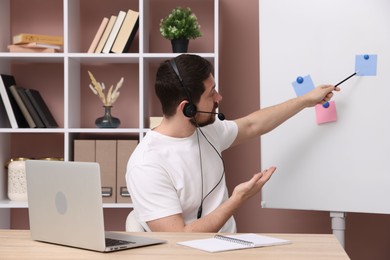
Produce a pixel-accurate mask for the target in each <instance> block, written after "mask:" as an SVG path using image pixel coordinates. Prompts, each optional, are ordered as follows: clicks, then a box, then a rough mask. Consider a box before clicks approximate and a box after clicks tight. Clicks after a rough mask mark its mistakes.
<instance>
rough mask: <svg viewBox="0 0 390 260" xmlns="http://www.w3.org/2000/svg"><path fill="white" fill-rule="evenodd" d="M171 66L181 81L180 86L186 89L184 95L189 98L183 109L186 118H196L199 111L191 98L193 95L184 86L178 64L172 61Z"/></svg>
mask: <svg viewBox="0 0 390 260" xmlns="http://www.w3.org/2000/svg"><path fill="white" fill-rule="evenodd" d="M169 62H170V64H171V67H172V69H173V71H174V72H175V74H176V76H177V78H178V79H179V81H180V84H181V86H182V87H183V89H184V93H185V94H186V96H187V99H188V103H187V104H185V105H184V108H183V114H184V115H185V116H186V117H190V118H192V117H194V116H195V115H196V113H198V110H197V108H196V106H195V104H194V102H192V98H191V94H190V92H189V91H188V89H187V88H186V87H185V86H184V83H183V79H182V78H181V76H180V73H179V69H178V68H177V65H176V62H175V60H174V59H171V60H170V61H169Z"/></svg>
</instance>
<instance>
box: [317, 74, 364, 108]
mask: <svg viewBox="0 0 390 260" xmlns="http://www.w3.org/2000/svg"><path fill="white" fill-rule="evenodd" d="M357 73H358V72H357V71H356V72H355V73H353V74H352V75H350V76H348V77H346V78H345V79H343V80H342V81H340V82H339V83H337V84H336V85H334V87H337V86H338V85H340V84H342V83H344V82H345V81H347V80H349V79H350V78H352V77H353V76H355V75H356V74H357ZM322 106H323V107H324V108H328V107H329V102H328V101H326V102H325V103H324V104H322Z"/></svg>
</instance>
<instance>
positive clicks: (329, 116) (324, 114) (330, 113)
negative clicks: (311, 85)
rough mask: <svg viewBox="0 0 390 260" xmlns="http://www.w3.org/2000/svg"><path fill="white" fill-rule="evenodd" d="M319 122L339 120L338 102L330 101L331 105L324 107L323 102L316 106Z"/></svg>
mask: <svg viewBox="0 0 390 260" xmlns="http://www.w3.org/2000/svg"><path fill="white" fill-rule="evenodd" d="M315 109H316V121H317V124H318V125H319V124H324V123H329V122H335V121H337V112H336V104H335V103H334V101H330V102H329V107H328V108H324V107H323V106H322V105H321V104H319V105H316V106H315Z"/></svg>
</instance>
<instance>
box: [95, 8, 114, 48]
mask: <svg viewBox="0 0 390 260" xmlns="http://www.w3.org/2000/svg"><path fill="white" fill-rule="evenodd" d="M116 18H117V17H116V15H111V17H110V19H109V20H108V23H107V26H106V28H105V29H104V32H103V34H102V37H101V38H100V40H99V43H98V45H97V46H96V49H95V53H101V52H102V50H103V48H104V45H105V44H106V41H107V38H108V36H109V35H110V32H111V30H112V27H113V26H114V23H115V21H116Z"/></svg>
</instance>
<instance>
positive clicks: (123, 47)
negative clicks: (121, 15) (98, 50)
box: [111, 9, 139, 53]
mask: <svg viewBox="0 0 390 260" xmlns="http://www.w3.org/2000/svg"><path fill="white" fill-rule="evenodd" d="M138 27H139V12H136V11H133V10H131V9H129V10H128V11H127V13H126V17H125V19H124V20H123V23H122V26H121V28H120V30H119V32H118V36H117V37H116V39H115V41H114V44H113V45H112V48H111V52H113V53H124V52H127V51H128V49H129V48H130V45H131V43H132V42H133V39H134V37H135V35H136V33H137V31H138Z"/></svg>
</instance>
